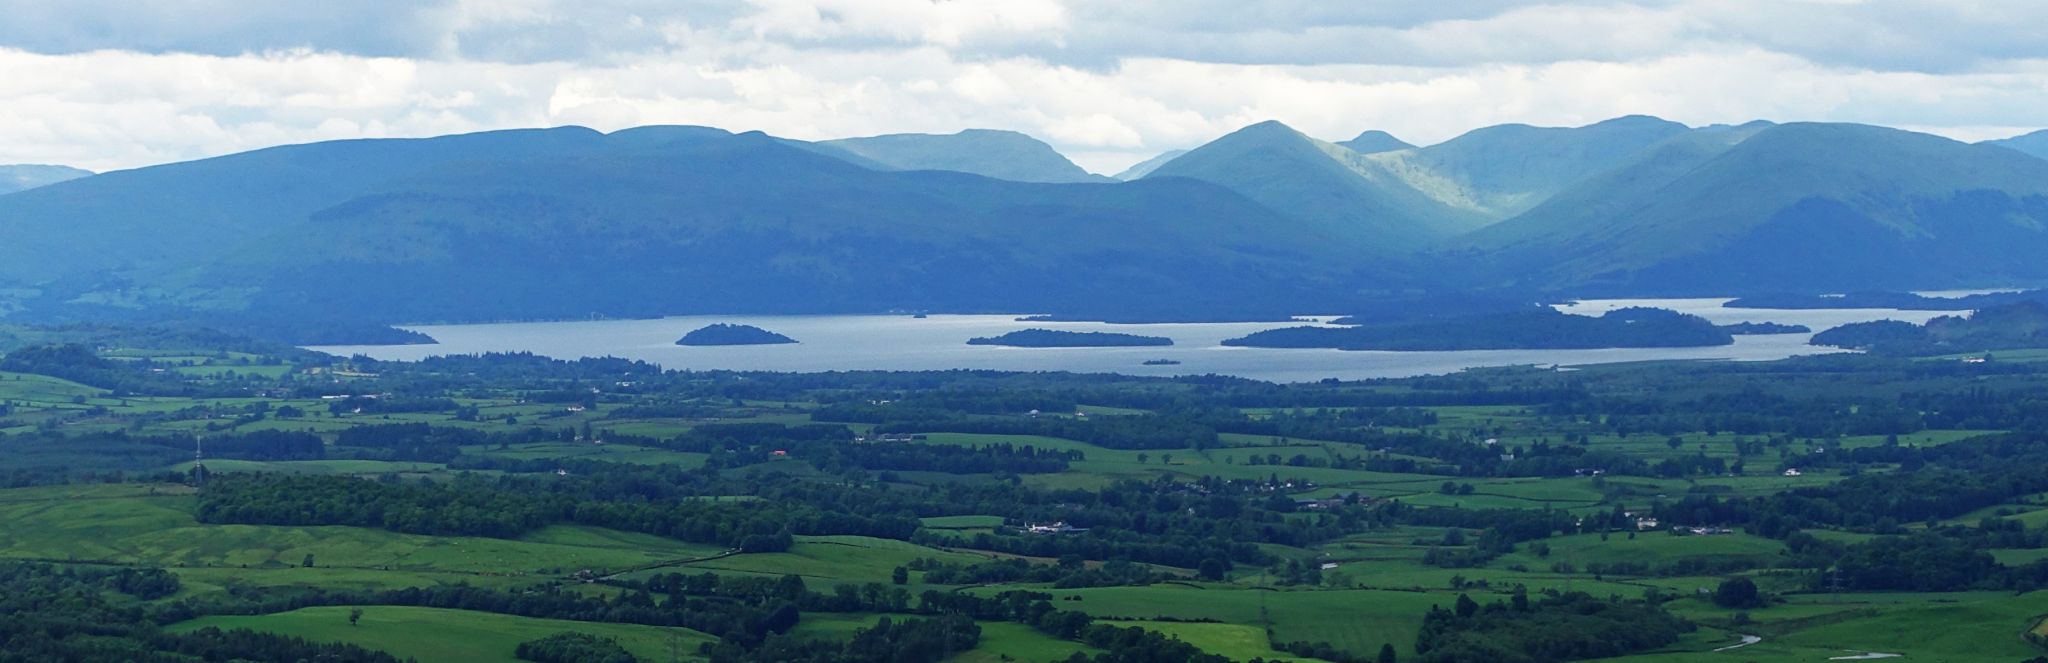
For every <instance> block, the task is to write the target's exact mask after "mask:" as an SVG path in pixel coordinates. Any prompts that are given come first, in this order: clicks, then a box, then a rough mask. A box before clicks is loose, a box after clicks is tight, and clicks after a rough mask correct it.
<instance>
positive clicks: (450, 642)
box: [171, 605, 716, 663]
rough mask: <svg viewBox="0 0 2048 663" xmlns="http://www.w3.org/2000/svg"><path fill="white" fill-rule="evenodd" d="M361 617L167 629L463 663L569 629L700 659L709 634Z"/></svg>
mask: <svg viewBox="0 0 2048 663" xmlns="http://www.w3.org/2000/svg"><path fill="white" fill-rule="evenodd" d="M362 610H363V618H362V621H361V622H360V623H359V624H358V625H355V626H350V625H349V623H348V612H349V607H348V606H329V607H319V608H303V609H299V610H293V611H291V612H283V613H278V614H273V615H257V616H218V617H201V618H199V619H194V620H191V621H188V622H182V623H179V624H176V625H173V626H172V627H171V630H172V631H179V632H182V631H190V630H195V629H200V628H205V627H208V626H213V627H218V628H223V629H230V628H247V629H252V630H257V631H267V632H271V633H279V634H284V635H291V636H297V637H301V638H306V639H308V640H314V641H319V642H346V643H349V644H353V645H358V646H361V647H365V648H368V649H376V650H380V651H384V652H388V653H390V654H392V655H394V656H398V657H400V658H413V659H418V660H419V661H422V663H425V662H427V661H460V662H462V663H498V662H501V661H502V662H504V663H517V661H519V659H518V658H517V657H515V656H513V651H514V650H515V649H517V648H518V647H519V643H521V642H525V641H528V640H536V639H539V638H543V637H547V636H549V635H554V634H556V633H561V632H563V631H575V632H579V633H589V634H592V635H598V636H604V637H609V638H613V639H616V640H618V641H619V644H620V645H622V646H624V647H625V648H626V650H627V651H630V652H632V653H633V655H634V656H636V657H638V658H639V659H640V660H643V661H666V660H669V652H670V648H671V645H673V646H674V648H675V650H677V651H680V652H681V653H682V655H683V657H684V658H685V659H686V660H699V659H698V657H697V656H696V651H697V646H698V645H699V644H701V643H705V642H713V641H715V640H716V639H715V638H712V637H711V636H709V635H706V634H703V633H699V632H697V631H692V630H689V629H684V628H664V627H658V626H640V625H637V624H600V623H594V622H572V621H565V620H559V619H534V618H530V617H515V616H511V615H499V614H494V613H487V612H472V611H467V610H443V609H439V608H412V607H398V606H382V605H372V606H363V607H362Z"/></svg>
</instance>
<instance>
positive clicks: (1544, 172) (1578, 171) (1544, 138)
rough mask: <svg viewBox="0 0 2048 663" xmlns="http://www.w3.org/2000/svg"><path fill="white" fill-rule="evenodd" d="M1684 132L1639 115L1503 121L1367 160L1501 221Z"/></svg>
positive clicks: (1439, 196) (1681, 127) (1451, 202)
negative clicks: (1563, 122) (1575, 122)
mask: <svg viewBox="0 0 2048 663" xmlns="http://www.w3.org/2000/svg"><path fill="white" fill-rule="evenodd" d="M1686 131H1687V128H1686V126H1685V125H1682V124H1678V123H1676V122H1668V121H1665V120H1660V119H1657V118H1654V117H1646V116H1640V115H1632V116H1628V117H1621V118H1615V119H1612V120H1607V121H1605V122H1600V123H1597V124H1591V125H1587V126H1583V127H1574V128H1560V127H1532V126H1529V125H1524V124H1504V125H1499V126H1492V127H1486V128H1483V129H1476V130H1473V131H1471V132H1468V133H1466V134H1464V135H1462V136H1459V137H1457V138H1453V139H1451V140H1449V141H1445V142H1443V143H1439V144H1436V145H1431V146H1429V147H1423V148H1416V149H1413V150H1396V151H1388V152H1382V153H1378V154H1373V155H1370V156H1369V157H1368V158H1369V159H1370V160H1372V161H1373V162H1374V163H1375V164H1378V165H1380V166H1381V167H1383V168H1385V169H1386V170H1387V171H1388V172H1390V173H1393V174H1395V175H1396V176H1398V177H1400V178H1401V179H1402V180H1403V181H1405V182H1407V183H1408V184H1409V185H1410V186H1412V187H1414V188H1416V189H1417V190H1420V191H1423V192H1425V193H1427V194H1429V195H1431V196H1432V197H1434V198H1436V199H1438V200H1440V201H1443V202H1445V203H1446V204H1449V205H1453V206H1457V207H1462V208H1466V209H1470V210H1473V211H1474V212H1477V213H1479V214H1481V215H1484V216H1486V217H1487V218H1489V219H1491V220H1500V219H1505V218H1508V217H1511V216H1514V215H1516V214H1520V213H1522V212H1524V211H1527V210H1529V209H1530V208H1532V207H1535V206H1536V205H1538V204H1541V203H1542V202H1543V201H1544V200H1546V199H1548V198H1549V197H1551V196H1553V195H1556V194H1557V193H1558V192H1560V191H1563V190H1565V189H1566V188H1568V187H1570V186H1571V185H1572V184H1574V183H1576V182H1578V181H1579V180H1582V179H1585V178H1587V177H1590V176H1593V175H1596V174H1599V173H1602V172H1605V171H1607V170H1609V169H1611V168H1614V167H1615V166H1618V165H1621V164H1622V163H1624V162H1626V161H1627V160H1628V159H1630V158H1632V157H1634V156H1635V155H1636V154H1638V153H1640V152H1641V151H1642V150H1644V149H1646V148H1648V147H1650V146H1652V145H1655V144H1657V143H1660V142H1663V141H1664V140H1666V139H1669V138H1671V137H1673V136H1676V135H1679V134H1681V133H1684V132H1686Z"/></svg>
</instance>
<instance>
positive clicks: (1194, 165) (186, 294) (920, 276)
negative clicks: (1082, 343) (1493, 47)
mask: <svg viewBox="0 0 2048 663" xmlns="http://www.w3.org/2000/svg"><path fill="white" fill-rule="evenodd" d="M2044 141H2048V134H2034V135H2030V136H2023V137H2020V138H2015V139H2010V140H2006V141H1992V142H1989V143H1984V144H1975V145H1972V144H1966V143H1960V142H1956V141H1953V140H1949V139H1946V138H1941V137H1936V136H1932V135H1928V134H1920V133H1914V132H1908V131H1901V130H1895V129H1886V128H1882V127H1874V126H1865V125H1849V124H1823V123H1790V124H1771V123H1765V122H1755V123H1750V124H1745V125H1739V126H1721V125H1717V126H1709V127H1688V126H1685V125H1682V124H1678V123H1674V122H1669V121H1665V120H1660V119H1657V118H1651V117H1643V116H1630V117H1622V118H1616V119H1613V120H1608V121H1604V122H1599V123H1595V124H1591V125H1586V126H1581V127H1571V128H1554V127H1532V126H1526V125H1502V126H1496V127H1487V128H1483V129H1478V130H1474V131H1472V132H1469V133H1466V134H1464V135H1462V136H1458V137H1456V138H1453V139H1451V140H1448V141H1444V142H1441V143H1437V144H1433V145H1427V146H1415V145H1411V144H1409V143H1407V142H1403V141H1401V140H1399V139H1397V138H1395V137H1393V136H1391V135H1388V134H1386V133H1384V132H1377V131H1367V132H1364V133H1362V134H1360V135H1358V136H1357V137H1356V138H1353V139H1351V140H1348V141H1344V142H1340V143H1333V142H1328V141H1323V140H1319V139H1316V138H1313V137H1310V136H1307V135H1305V134H1303V133H1301V132H1299V131H1296V130H1294V129H1293V128H1290V127H1287V126H1286V125H1283V124H1280V123H1278V122H1262V123H1258V124H1254V125H1251V126H1248V127H1245V128H1243V129H1240V130H1238V131H1235V132H1232V133H1230V134H1228V135H1225V136H1223V137H1221V138H1218V139H1216V140H1214V141H1212V142H1210V143H1208V144H1205V145H1201V146H1198V147H1196V148H1193V149H1190V150H1187V151H1185V152H1184V153H1167V154H1162V155H1160V157H1158V158H1155V159H1153V160H1150V161H1147V162H1145V163H1141V164H1139V165H1137V166H1134V167H1132V169H1130V170H1129V171H1126V172H1124V173H1120V174H1118V175H1117V176H1116V177H1113V178H1112V177H1103V176H1099V175H1094V174H1090V173H1088V172H1087V171H1085V170H1083V169H1081V168H1080V167H1078V166H1076V165H1074V164H1073V162H1071V161H1069V160H1068V159H1066V158H1065V157H1064V156H1061V155H1060V154H1059V153H1058V152H1057V151H1055V150H1054V149H1053V148H1052V147H1050V146H1048V145H1046V144H1044V143H1042V142H1039V141H1037V140H1036V139H1033V138H1031V137H1029V136H1026V135H1023V134H1019V133H1014V132H1003V131H980V130H970V131H964V132H960V133H956V134H950V135H925V134H899V135H891V136H876V137H870V138H852V139H842V140H832V141H822V142H805V141H797V140H790V139H784V138H777V137H773V136H768V135H765V134H761V133H758V132H750V133H740V134H735V133H730V132H727V131H724V130H720V129H713V128H706V127H642V128H637V129H628V130H623V131H618V132H613V133H609V134H606V133H600V132H597V131H593V130H589V129H582V128H576V127H566V128H557V129H534V130H510V131H495V132H485V133H478V134H466V135H456V136H445V137H439V138H426V139H374V140H349V141H333V142H325V143H313V144H307V145H293V146H283V147H276V148H269V149H264V150H256V151H252V152H246V153H240V154H233V155H228V156H224V157H218V158H213V159H204V160H199V161H191V162H183V163H174V164H165V165H161V166H153V167H147V168H139V169H134V170H127V171H117V172H111V173H106V174H101V175H96V176H92V177H84V178H80V179H72V180H69V181H60V182H54V183H49V182H48V181H47V180H48V179H50V177H49V176H47V175H45V176H44V178H45V179H42V180H34V181H36V182H38V183H39V184H40V186H36V187H35V188H30V189H26V190H22V191H17V192H13V193H8V194H6V195H0V239H4V240H5V241H0V316H4V317H5V318H6V319H18V320H30V321H36V320H78V319H108V318H114V319H140V320H146V321H147V320H170V319H183V318H192V317H199V318H205V319H221V320H271V321H276V320H286V319H290V320H298V321H318V320H340V319H347V320H357V321H370V322H377V323H391V322H400V321H475V320H493V319H534V318H562V317H585V316H589V315H610V316H649V315H663V314H682V313H716V312H759V313H766V312H777V313H819V312H855V311H881V310H889V309H905V310H952V311H1007V312H1046V313H1056V314H1067V315H1088V314H1103V315H1107V314H1117V315H1121V316H1126V317H1128V316H1131V315H1138V316H1141V317H1148V318H1174V317H1182V318H1203V317H1211V316H1231V317H1240V316H1244V315H1268V314H1290V313H1301V312H1306V311H1325V312H1338V313H1343V312H1355V311H1359V310H1366V309H1369V308H1371V305H1372V303H1373V302H1378V301H1390V300H1395V299H1398V300H1401V301H1415V300H1418V299H1421V300H1426V299H1428V298H1429V297H1430V296H1431V295H1430V293H1452V292H1456V293H1472V292H1489V293H1495V294H1494V295H1489V296H1488V297H1498V298H1500V299H1502V300H1504V301H1513V300H1516V299H1526V298H1536V297H1544V296H1569V295H1581V294H1644V295H1647V294H1692V295H1737V294H1746V293H1752V292H1829V291H1847V290H1871V289H1888V288H1899V289H1906V288H1942V287H1967V286H1986V285H2031V284H2036V283H2040V282H2043V281H2048V265H2044V264H2042V261H2040V260H2038V259H2037V257H2038V256H2042V255H2048V231H2044V228H2048V160H2044V159H2043V158H2042V157H2040V156H2037V155H2036V154H2037V152H2030V150H2035V148H2037V147H2039V146H2040V143H2042V142H2044ZM11 172H12V171H9V170H0V182H7V181H10V180H9V179H7V177H8V174H9V173H11ZM1500 293H1512V294H1508V295H1502V294H1500ZM309 326H312V325H309V324H304V323H302V324H295V325H273V326H272V327H271V328H273V329H305V328H308V327H309ZM273 335H275V336H288V337H297V336H299V334H297V333H287V332H278V333H276V334H273ZM294 340H298V339H296V338H295V339H294Z"/></svg>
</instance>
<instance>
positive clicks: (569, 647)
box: [512, 632, 640, 663]
mask: <svg viewBox="0 0 2048 663" xmlns="http://www.w3.org/2000/svg"><path fill="white" fill-rule="evenodd" d="M512 655H514V656H518V657H519V660H522V661H533V662H534V663H639V662H640V659H639V658H636V657H634V656H633V654H632V652H628V651H626V648H625V647H622V646H620V645H619V641H617V640H614V639H611V638H606V637H602V636H595V635H591V634H588V633H575V632H563V633H556V634H554V635H550V636H547V637H543V638H539V639H535V640H528V641H526V642H522V643H519V647H518V648H517V649H514V650H513V652H512Z"/></svg>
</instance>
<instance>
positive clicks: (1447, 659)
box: [1415, 590, 1694, 663]
mask: <svg viewBox="0 0 2048 663" xmlns="http://www.w3.org/2000/svg"><path fill="white" fill-rule="evenodd" d="M1693 630H1694V626H1693V624H1692V623H1691V622H1688V621H1686V620H1684V619H1681V618H1679V617H1677V616H1674V615H1672V614H1671V613H1669V612H1665V611H1664V610H1663V609H1662V608H1660V607H1658V606H1657V605H1655V604H1652V603H1648V602H1631V601H1614V600H1602V599H1596V598H1593V597H1592V596H1591V595H1588V594H1585V593H1580V592H1574V593H1570V594H1563V595H1559V596H1546V597H1543V598H1542V599H1540V600H1535V601H1532V600H1530V597H1529V596H1528V595H1527V594H1526V593H1525V592H1522V591H1519V590H1518V591H1517V592H1516V593H1515V594H1514V595H1513V597H1512V599H1511V600H1510V601H1509V602H1506V603H1503V602H1501V601H1494V602H1493V603H1489V604H1486V605H1484V606H1481V605H1480V604H1479V603H1478V602H1476V601H1473V600H1472V598H1471V597H1469V596H1466V595H1464V594H1459V595H1458V600H1457V602H1456V604H1455V605H1454V606H1453V607H1452V609H1450V610H1445V609H1444V608H1442V607H1441V606H1431V607H1430V610H1429V613H1428V614H1427V615H1424V616H1423V619H1422V632H1421V634H1420V635H1418V636H1417V637H1416V641H1415V650H1416V651H1417V652H1419V653H1420V654H1421V655H1422V659H1421V660H1422V661H1424V662H1425V663H1493V662H1504V663H1553V662H1557V661H1574V660H1580V659H1589V658H1608V657H1613V656H1623V655H1627V654H1632V653H1636V652H1642V651H1648V650H1652V649H1656V648H1659V647H1663V646H1666V645H1669V644H1671V643H1673V642H1677V641H1678V638H1679V636H1681V635H1683V634H1686V633H1690V632H1692V631H1693Z"/></svg>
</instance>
